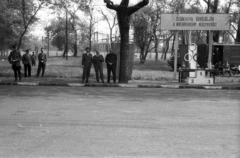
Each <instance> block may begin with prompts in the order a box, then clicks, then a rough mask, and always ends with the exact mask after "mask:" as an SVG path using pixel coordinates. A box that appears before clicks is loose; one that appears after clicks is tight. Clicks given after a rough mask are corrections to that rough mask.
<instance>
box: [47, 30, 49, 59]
mask: <svg viewBox="0 0 240 158" xmlns="http://www.w3.org/2000/svg"><path fill="white" fill-rule="evenodd" d="M47 37H48V57H49V30H48V31H47Z"/></svg>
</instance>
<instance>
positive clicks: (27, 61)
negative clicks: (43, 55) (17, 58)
mask: <svg viewBox="0 0 240 158" xmlns="http://www.w3.org/2000/svg"><path fill="white" fill-rule="evenodd" d="M22 62H23V65H24V77H31V69H32V59H31V55H30V54H29V50H28V49H27V50H26V53H25V54H24V55H23V58H22Z"/></svg>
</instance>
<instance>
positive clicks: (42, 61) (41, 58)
mask: <svg viewBox="0 0 240 158" xmlns="http://www.w3.org/2000/svg"><path fill="white" fill-rule="evenodd" d="M46 62H47V55H46V53H45V52H44V49H43V48H41V53H40V54H39V55H38V70H37V77H39V74H40V72H41V70H42V77H43V76H44V73H45V68H46Z"/></svg>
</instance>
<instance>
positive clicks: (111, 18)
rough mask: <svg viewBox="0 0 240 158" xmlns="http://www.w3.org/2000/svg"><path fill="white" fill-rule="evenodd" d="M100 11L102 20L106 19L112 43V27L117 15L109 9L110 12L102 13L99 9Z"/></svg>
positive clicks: (115, 23)
mask: <svg viewBox="0 0 240 158" xmlns="http://www.w3.org/2000/svg"><path fill="white" fill-rule="evenodd" d="M100 13H101V14H102V16H103V20H106V21H107V24H108V28H109V33H110V43H111V44H112V43H113V29H114V27H115V26H116V25H117V15H116V14H115V13H113V12H111V11H110V10H109V13H110V14H106V13H104V12H103V11H102V10H100Z"/></svg>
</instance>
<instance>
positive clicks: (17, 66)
mask: <svg viewBox="0 0 240 158" xmlns="http://www.w3.org/2000/svg"><path fill="white" fill-rule="evenodd" d="M12 49H13V50H12V51H11V52H10V54H9V56H8V62H9V63H10V64H12V69H13V72H14V77H15V81H17V79H18V78H19V82H21V79H22V75H21V60H22V56H21V53H20V52H19V51H17V46H16V45H14V46H13V47H12Z"/></svg>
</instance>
